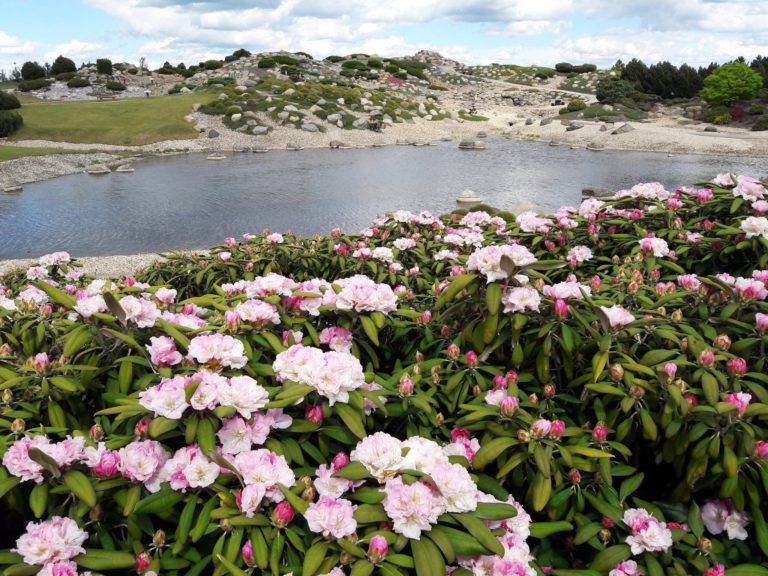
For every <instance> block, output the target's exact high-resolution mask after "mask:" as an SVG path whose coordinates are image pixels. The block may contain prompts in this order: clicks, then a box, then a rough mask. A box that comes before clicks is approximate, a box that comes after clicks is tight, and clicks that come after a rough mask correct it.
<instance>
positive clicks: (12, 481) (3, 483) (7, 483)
mask: <svg viewBox="0 0 768 576" xmlns="http://www.w3.org/2000/svg"><path fill="white" fill-rule="evenodd" d="M19 482H21V478H19V477H18V476H11V477H10V478H6V479H5V480H0V498H2V497H3V496H5V495H6V494H7V493H8V492H10V491H11V490H13V489H14V488H16V486H18V485H19Z"/></svg>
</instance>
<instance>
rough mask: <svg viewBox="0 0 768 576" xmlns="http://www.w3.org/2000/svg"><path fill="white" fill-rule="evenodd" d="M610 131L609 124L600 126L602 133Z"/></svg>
mask: <svg viewBox="0 0 768 576" xmlns="http://www.w3.org/2000/svg"><path fill="white" fill-rule="evenodd" d="M607 131H608V125H607V124H601V125H600V132H607Z"/></svg>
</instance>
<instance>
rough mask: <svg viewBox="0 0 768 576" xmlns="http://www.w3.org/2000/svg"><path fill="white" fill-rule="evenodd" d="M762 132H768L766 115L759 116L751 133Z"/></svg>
mask: <svg viewBox="0 0 768 576" xmlns="http://www.w3.org/2000/svg"><path fill="white" fill-rule="evenodd" d="M763 130H768V114H763V115H762V116H760V118H759V119H758V120H757V122H755V125H754V126H752V131H753V132H762V131H763Z"/></svg>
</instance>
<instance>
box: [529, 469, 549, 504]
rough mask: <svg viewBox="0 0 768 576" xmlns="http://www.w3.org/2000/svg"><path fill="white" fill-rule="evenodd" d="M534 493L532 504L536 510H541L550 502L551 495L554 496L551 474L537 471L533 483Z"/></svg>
mask: <svg viewBox="0 0 768 576" xmlns="http://www.w3.org/2000/svg"><path fill="white" fill-rule="evenodd" d="M531 493H532V502H531V503H532V505H533V509H534V510H535V511H536V512H541V511H542V510H544V507H545V506H546V505H547V502H549V498H550V496H552V481H551V480H550V479H549V476H544V474H542V473H541V472H537V473H536V476H534V478H533V483H532V484H531Z"/></svg>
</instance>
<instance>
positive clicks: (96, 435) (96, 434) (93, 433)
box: [88, 424, 104, 442]
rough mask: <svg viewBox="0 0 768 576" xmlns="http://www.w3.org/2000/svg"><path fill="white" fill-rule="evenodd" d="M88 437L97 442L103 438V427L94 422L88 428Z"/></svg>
mask: <svg viewBox="0 0 768 576" xmlns="http://www.w3.org/2000/svg"><path fill="white" fill-rule="evenodd" d="M88 438H90V439H91V440H93V441H94V442H99V441H100V440H103V439H104V428H102V427H101V424H94V425H93V426H91V427H90V429H89V430H88Z"/></svg>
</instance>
